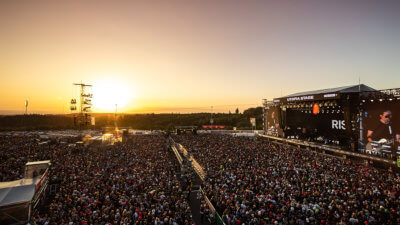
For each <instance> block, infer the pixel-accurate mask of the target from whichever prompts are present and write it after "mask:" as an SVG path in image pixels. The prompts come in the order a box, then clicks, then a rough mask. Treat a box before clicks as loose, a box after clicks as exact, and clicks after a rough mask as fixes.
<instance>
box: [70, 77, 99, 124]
mask: <svg viewBox="0 0 400 225" xmlns="http://www.w3.org/2000/svg"><path fill="white" fill-rule="evenodd" d="M74 86H79V87H80V94H79V97H80V99H79V113H76V114H75V115H74V125H75V126H77V127H79V129H83V128H84V127H87V126H89V125H90V124H93V123H94V119H92V118H91V115H90V112H91V108H92V98H93V94H92V85H90V84H84V83H74ZM77 104H78V102H77V100H76V99H71V107H70V109H71V112H75V111H77V110H78V108H77V106H76V105H77ZM93 125H94V124H93Z"/></svg>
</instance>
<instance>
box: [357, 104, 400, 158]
mask: <svg viewBox="0 0 400 225" xmlns="http://www.w3.org/2000/svg"><path fill="white" fill-rule="evenodd" d="M359 123H360V133H359V150H360V151H361V152H365V153H367V154H372V155H377V156H382V157H386V158H394V157H396V156H397V157H398V156H400V150H399V140H400V130H399V128H400V104H399V101H398V100H392V101H389V100H383V101H376V100H375V101H365V102H363V103H362V105H361V118H360V121H359Z"/></svg>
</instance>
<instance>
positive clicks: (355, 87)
mask: <svg viewBox="0 0 400 225" xmlns="http://www.w3.org/2000/svg"><path fill="white" fill-rule="evenodd" d="M359 90H360V91H361V92H362V91H375V89H373V88H371V87H369V86H367V85H364V84H361V85H360V86H359V85H358V84H357V85H350V86H343V87H337V88H327V89H320V90H315V91H305V92H298V93H294V94H291V95H286V96H283V97H280V98H288V97H295V96H303V95H316V94H326V93H355V92H359Z"/></svg>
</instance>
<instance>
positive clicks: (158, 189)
mask: <svg viewBox="0 0 400 225" xmlns="http://www.w3.org/2000/svg"><path fill="white" fill-rule="evenodd" d="M5 139H7V141H6V140H3V139H2V140H1V151H0V153H1V157H2V158H1V159H2V161H1V162H2V164H1V166H2V167H1V168H2V174H1V175H2V179H3V180H12V179H18V178H21V174H22V175H23V173H22V172H21V171H23V168H24V164H25V163H26V162H27V161H34V160H37V159H50V160H51V164H52V165H51V167H50V174H49V177H50V178H51V181H50V183H51V185H57V191H56V193H55V194H54V195H49V196H48V197H46V199H45V200H44V203H45V204H44V207H42V208H41V209H40V210H39V212H38V213H37V214H34V215H33V217H32V221H31V224H45V225H48V224H152V225H153V224H154V225H158V224H165V225H166V224H175V225H177V224H185V225H186V224H193V221H192V215H191V211H190V207H189V204H188V202H187V196H185V194H184V191H183V190H182V188H181V185H180V182H179V180H178V177H177V175H176V172H175V170H176V169H177V166H176V165H177V162H176V159H174V156H173V155H170V154H172V153H171V152H170V151H167V149H166V148H165V146H164V145H165V138H164V137H162V136H135V137H132V139H131V141H130V142H129V143H123V144H122V143H121V144H117V145H114V146H108V147H90V148H77V147H69V146H67V145H59V144H57V143H55V144H53V145H52V146H51V148H48V147H47V148H43V146H39V145H38V144H37V142H35V141H34V140H33V139H28V138H26V137H25V138H21V139H19V138H15V137H7V138H5ZM11 146H14V147H16V148H12V149H13V150H11V148H10V147H11ZM15 149H17V151H15ZM10 157H13V158H14V160H12V162H14V161H15V163H14V164H8V161H9V158H10Z"/></svg>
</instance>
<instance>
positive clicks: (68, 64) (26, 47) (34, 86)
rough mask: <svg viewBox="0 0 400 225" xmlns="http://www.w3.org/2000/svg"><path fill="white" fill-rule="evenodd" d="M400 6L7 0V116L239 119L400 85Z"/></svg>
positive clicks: (1, 4)
mask: <svg viewBox="0 0 400 225" xmlns="http://www.w3.org/2000/svg"><path fill="white" fill-rule="evenodd" d="M399 40H400V1H385V0H380V1H368V0H335V1H321V0H315V1H311V0H309V1H308V0H303V1H293V0H292V1H289V0H279V1H267V0H264V1H250V0H249V1H234V0H230V1H223V0H220V1H207V0H205V1H195V0H193V1H183V0H182V1H172V0H171V1H165V0H160V1H151V0H150V1H147V0H146V1H116V0H114V1H99V0H98V1H94V0H93V1H84V0H69V1H40V0H38V1H30V0H19V1H14V0H2V1H0V96H2V98H0V114H7V113H24V109H25V106H24V102H25V100H26V99H28V102H29V105H28V111H29V112H30V113H70V110H69V102H70V99H71V98H77V94H78V88H77V87H74V86H73V83H75V82H83V83H87V84H92V85H93V94H94V100H93V101H94V103H95V104H94V108H93V111H94V112H113V111H115V104H117V110H118V111H119V112H124V113H150V112H155V113H166V112H182V113H185V112H210V111H211V106H213V107H212V110H213V111H214V112H228V111H229V110H231V111H234V110H235V109H236V108H239V109H240V110H241V111H242V110H244V109H246V108H248V107H255V106H259V105H261V103H262V99H269V100H272V99H273V98H276V97H281V96H283V95H288V94H292V93H296V92H301V91H308V90H316V89H323V88H334V87H338V86H345V85H352V84H358V82H359V79H360V80H361V83H364V84H366V85H368V86H371V87H373V88H375V89H388V88H397V87H399V84H400V73H399V71H400V42H399Z"/></svg>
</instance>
